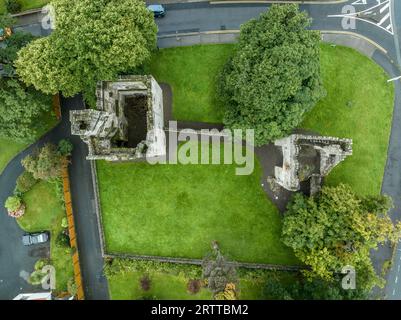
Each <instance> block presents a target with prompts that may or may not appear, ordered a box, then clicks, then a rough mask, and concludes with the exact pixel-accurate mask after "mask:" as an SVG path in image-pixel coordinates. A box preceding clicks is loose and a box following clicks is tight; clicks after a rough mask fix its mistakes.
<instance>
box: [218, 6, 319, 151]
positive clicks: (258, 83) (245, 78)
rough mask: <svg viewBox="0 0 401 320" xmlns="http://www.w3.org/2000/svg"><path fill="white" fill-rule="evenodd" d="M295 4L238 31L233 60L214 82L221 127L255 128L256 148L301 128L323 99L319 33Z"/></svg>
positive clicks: (262, 16)
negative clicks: (223, 107) (222, 113)
mask: <svg viewBox="0 0 401 320" xmlns="http://www.w3.org/2000/svg"><path fill="white" fill-rule="evenodd" d="M309 26H310V19H308V17H307V15H306V13H300V12H299V10H298V6H297V5H294V4H292V5H273V6H272V7H271V8H270V9H269V10H268V11H267V12H266V13H263V14H262V15H261V16H260V17H259V18H258V19H253V20H250V21H249V22H247V23H245V24H243V25H242V27H241V33H240V38H239V42H238V44H237V49H236V52H235V53H234V55H233V57H232V58H231V59H230V60H229V61H228V62H227V64H226V65H225V67H224V69H223V71H222V73H221V75H220V79H219V81H218V92H219V93H220V96H221V99H222V100H223V101H224V102H225V103H226V105H227V106H226V107H227V108H226V114H225V118H224V123H225V125H226V126H228V127H231V128H240V129H254V130H255V142H256V144H258V145H261V144H264V143H267V142H269V141H272V140H275V139H277V138H281V137H283V136H285V135H286V134H288V133H289V132H290V131H291V130H292V129H293V128H295V127H296V126H297V125H299V124H300V122H301V121H302V119H303V116H304V114H305V113H306V112H307V111H309V110H310V109H311V108H312V107H313V106H314V105H315V104H316V102H317V101H318V100H319V99H320V98H322V97H323V96H324V89H323V87H322V81H321V78H320V58H319V42H320V34H319V32H318V31H312V30H307V28H308V27H309Z"/></svg>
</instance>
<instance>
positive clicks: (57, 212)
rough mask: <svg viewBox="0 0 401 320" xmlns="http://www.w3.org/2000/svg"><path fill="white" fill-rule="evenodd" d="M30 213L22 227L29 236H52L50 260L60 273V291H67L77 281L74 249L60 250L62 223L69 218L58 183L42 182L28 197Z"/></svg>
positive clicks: (57, 283)
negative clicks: (74, 274) (72, 282)
mask: <svg viewBox="0 0 401 320" xmlns="http://www.w3.org/2000/svg"><path fill="white" fill-rule="evenodd" d="M23 199H24V202H25V204H26V207H27V210H26V212H25V214H24V215H23V216H22V217H21V218H19V219H18V220H17V221H18V224H19V225H20V226H21V228H22V229H24V230H25V231H27V232H37V231H44V230H48V231H50V232H51V235H50V259H51V263H52V265H53V266H54V267H55V269H56V289H57V291H59V292H63V291H66V290H67V282H68V280H69V279H70V278H72V277H73V266H72V257H71V249H69V248H63V247H58V246H56V238H57V235H58V234H59V233H60V232H61V231H62V226H61V221H62V219H63V218H64V217H66V214H65V209H64V207H63V204H62V202H61V199H60V198H59V196H58V195H57V192H56V186H55V184H54V183H49V182H43V181H42V182H39V183H37V184H36V185H35V186H34V187H33V188H32V190H30V191H28V192H27V193H26V194H24V197H23Z"/></svg>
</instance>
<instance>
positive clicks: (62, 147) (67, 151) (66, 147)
mask: <svg viewBox="0 0 401 320" xmlns="http://www.w3.org/2000/svg"><path fill="white" fill-rule="evenodd" d="M73 148H74V147H73V145H72V143H71V142H70V141H69V140H67V139H63V140H61V141H60V142H59V143H58V152H59V153H60V155H62V156H69V155H71V152H72V149H73Z"/></svg>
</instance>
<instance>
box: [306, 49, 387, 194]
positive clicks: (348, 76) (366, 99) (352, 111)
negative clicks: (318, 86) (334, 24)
mask: <svg viewBox="0 0 401 320" xmlns="http://www.w3.org/2000/svg"><path fill="white" fill-rule="evenodd" d="M321 64H322V73H323V81H324V86H325V88H326V90H327V97H326V98H324V99H323V100H322V101H321V102H320V103H319V104H318V105H317V106H316V107H315V108H314V109H313V110H312V111H311V112H310V113H309V114H308V115H307V117H306V120H305V121H304V123H303V124H302V127H304V128H307V129H311V130H313V131H316V132H319V133H320V134H323V135H332V136H337V137H346V138H352V139H353V155H352V156H351V157H349V158H347V159H346V161H345V162H343V163H342V164H341V165H339V166H338V167H336V168H335V169H334V170H333V172H332V173H331V174H330V175H329V177H328V178H327V180H326V181H327V183H328V184H331V185H336V184H338V183H340V182H344V183H348V184H350V185H351V186H352V187H353V188H354V190H355V191H356V192H358V193H360V194H379V193H380V189H381V183H382V179H383V173H384V167H385V164H386V158H387V148H388V142H389V137H390V129H391V120H392V114H393V107H394V87H393V84H388V83H387V81H386V80H387V79H388V75H387V74H386V73H385V72H384V71H383V69H382V68H381V67H379V66H378V65H377V64H376V63H374V62H373V61H372V60H370V59H369V58H367V57H365V56H363V55H361V54H359V53H358V52H356V51H355V50H352V49H349V48H344V47H331V46H329V45H323V46H322V54H321Z"/></svg>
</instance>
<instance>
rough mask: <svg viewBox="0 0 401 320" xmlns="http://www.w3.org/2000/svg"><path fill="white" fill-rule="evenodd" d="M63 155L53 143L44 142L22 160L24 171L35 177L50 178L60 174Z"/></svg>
mask: <svg viewBox="0 0 401 320" xmlns="http://www.w3.org/2000/svg"><path fill="white" fill-rule="evenodd" d="M63 160H64V157H63V156H62V155H60V154H59V152H57V148H56V146H55V145H53V144H50V143H48V144H46V145H44V146H43V147H42V148H41V149H40V150H37V151H36V152H34V153H33V154H32V155H29V156H27V157H25V158H24V159H23V160H22V165H23V166H24V168H25V169H26V171H28V172H30V173H32V175H33V177H34V178H35V179H41V180H51V179H55V178H58V177H60V176H61V172H62V164H63Z"/></svg>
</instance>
